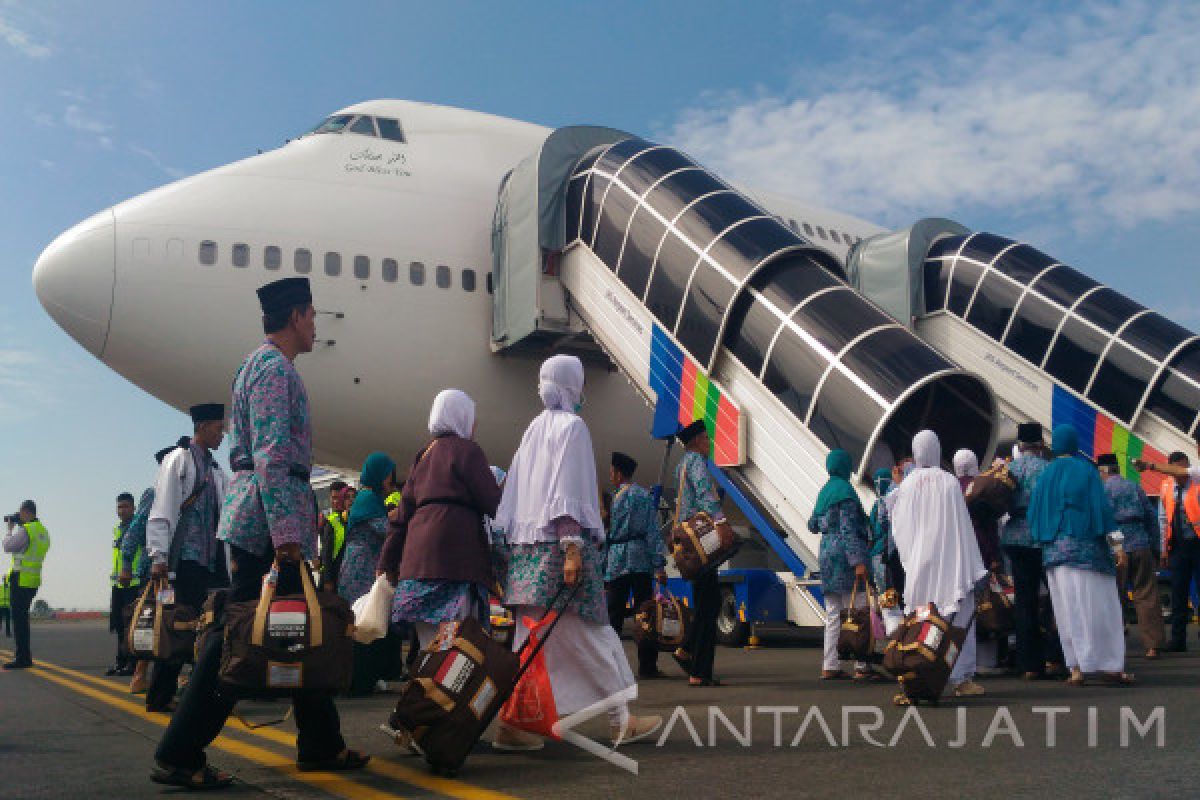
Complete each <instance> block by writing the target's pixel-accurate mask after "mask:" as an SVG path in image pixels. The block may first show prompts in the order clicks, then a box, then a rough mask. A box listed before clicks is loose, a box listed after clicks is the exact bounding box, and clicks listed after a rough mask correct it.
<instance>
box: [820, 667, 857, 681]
mask: <svg viewBox="0 0 1200 800" xmlns="http://www.w3.org/2000/svg"><path fill="white" fill-rule="evenodd" d="M821 680H823V681H848V680H850V676H849V675H847V674H846V672H845V670H840V669H831V670H821Z"/></svg>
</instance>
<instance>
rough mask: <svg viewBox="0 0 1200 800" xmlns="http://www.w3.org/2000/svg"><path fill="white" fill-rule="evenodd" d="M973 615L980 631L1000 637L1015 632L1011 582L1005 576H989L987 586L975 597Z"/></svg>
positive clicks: (993, 574)
mask: <svg viewBox="0 0 1200 800" xmlns="http://www.w3.org/2000/svg"><path fill="white" fill-rule="evenodd" d="M975 613H976V615H977V618H976V621H977V622H978V624H979V629H980V630H982V631H987V632H988V633H994V634H997V635H1001V636H1002V635H1004V634H1006V633H1011V632H1012V631H1014V630H1016V617H1015V614H1014V612H1013V584H1012V581H1011V580H1009V579H1008V577H1007V576H1005V575H998V574H996V573H992V574H990V575H989V576H988V582H987V585H986V586H985V587H984V588H983V589H981V590H979V591H978V592H977V593H976V595H975Z"/></svg>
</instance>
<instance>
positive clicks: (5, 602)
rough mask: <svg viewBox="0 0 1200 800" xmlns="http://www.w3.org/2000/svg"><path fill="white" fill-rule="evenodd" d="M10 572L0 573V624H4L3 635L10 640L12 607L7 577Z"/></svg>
mask: <svg viewBox="0 0 1200 800" xmlns="http://www.w3.org/2000/svg"><path fill="white" fill-rule="evenodd" d="M11 571H12V570H5V571H4V572H3V573H0V622H3V623H4V635H5V636H7V637H8V638H10V639H11V638H12V607H11V605H10V602H11V601H10V600H9V591H8V576H9V573H10V572H11Z"/></svg>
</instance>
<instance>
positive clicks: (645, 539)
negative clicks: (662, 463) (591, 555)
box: [604, 483, 667, 581]
mask: <svg viewBox="0 0 1200 800" xmlns="http://www.w3.org/2000/svg"><path fill="white" fill-rule="evenodd" d="M655 511H656V509H655V508H654V496H653V495H651V494H650V492H649V491H648V490H646V489H645V488H643V487H641V486H638V485H637V484H636V483H627V484H625V485H624V486H622V487H621V490H620V491H619V492H617V496H616V497H615V498H613V504H612V511H611V512H610V513H609V526H608V541H609V544H608V554H607V558H606V561H605V565H604V580H605V581H614V580H616V579H617V578H619V577H621V576H622V575H631V574H634V573H638V572H654V571H655V570H659V569H662V568H663V567H665V566H666V563H667V551H666V546H665V545H664V543H663V537H662V533H661V532H660V531H659V529H658V519H657V514H656V513H655Z"/></svg>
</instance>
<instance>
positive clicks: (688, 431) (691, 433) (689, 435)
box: [675, 419, 708, 446]
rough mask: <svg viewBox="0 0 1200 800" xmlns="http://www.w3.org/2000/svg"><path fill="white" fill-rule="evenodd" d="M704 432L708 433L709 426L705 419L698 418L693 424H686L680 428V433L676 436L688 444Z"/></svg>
mask: <svg viewBox="0 0 1200 800" xmlns="http://www.w3.org/2000/svg"><path fill="white" fill-rule="evenodd" d="M702 433H708V426H706V425H705V424H704V420H702V419H698V420H696V421H695V422H693V423H692V424H691V425H686V426H684V427H683V428H680V429H679V433H677V434H675V438H676V439H678V440H679V441H681V442H683V444H684V445H685V446H686V445H687V443H688V442H690V441H691V440H692V439H695V438H696V437H697V436H699V435H700V434H702Z"/></svg>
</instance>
